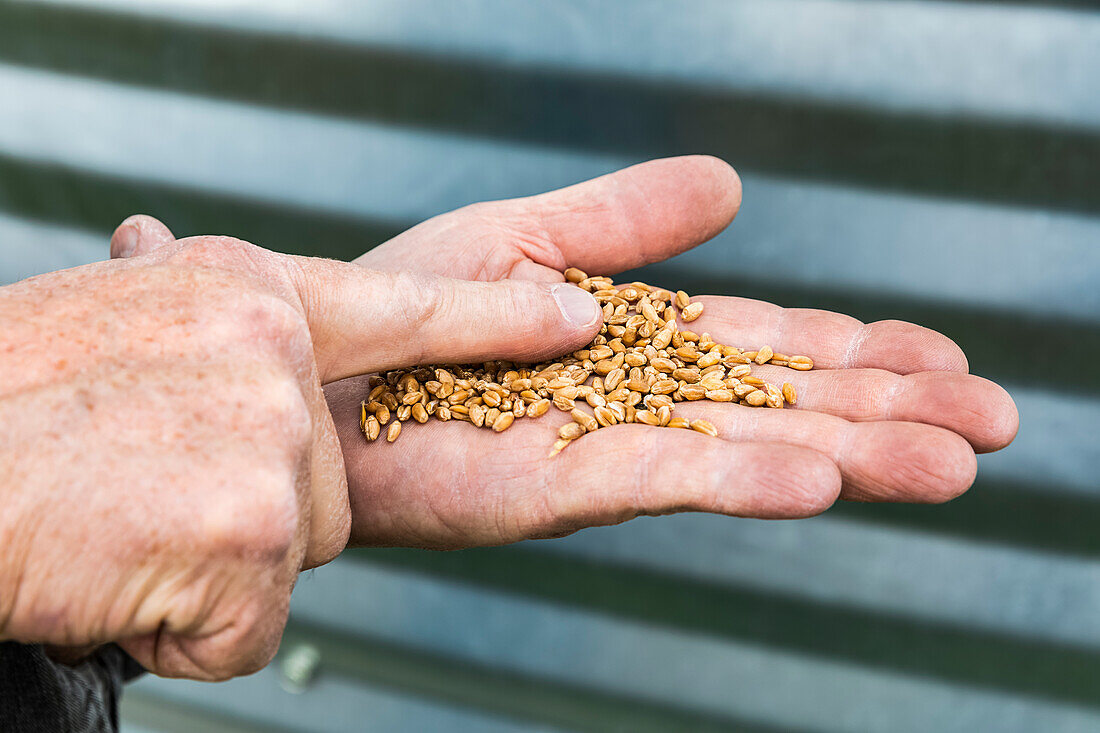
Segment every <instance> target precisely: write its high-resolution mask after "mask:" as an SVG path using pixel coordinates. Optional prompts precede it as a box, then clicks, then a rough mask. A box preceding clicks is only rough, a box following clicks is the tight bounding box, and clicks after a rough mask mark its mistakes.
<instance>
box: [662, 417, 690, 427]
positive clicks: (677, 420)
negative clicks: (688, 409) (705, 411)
mask: <svg viewBox="0 0 1100 733" xmlns="http://www.w3.org/2000/svg"><path fill="white" fill-rule="evenodd" d="M668 427H670V428H690V427H691V423H690V422H689V421H688V419H687V418H686V417H674V418H672V419H671V420H669V421H668Z"/></svg>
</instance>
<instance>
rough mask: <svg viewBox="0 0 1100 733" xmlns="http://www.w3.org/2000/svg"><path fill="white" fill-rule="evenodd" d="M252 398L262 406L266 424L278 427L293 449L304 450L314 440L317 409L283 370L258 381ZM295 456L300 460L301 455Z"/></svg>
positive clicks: (261, 409)
mask: <svg viewBox="0 0 1100 733" xmlns="http://www.w3.org/2000/svg"><path fill="white" fill-rule="evenodd" d="M251 391H252V392H254V393H255V394H254V395H252V396H250V399H249V401H250V402H251V403H252V404H253V405H254V406H255V407H257V408H258V409H256V410H255V412H256V414H259V415H262V419H263V421H264V423H266V424H268V425H271V426H276V427H277V428H278V430H279V432H280V433H281V434H282V435H283V436H284V438H285V441H286V444H287V445H288V446H289V447H290V448H291V449H292V450H295V451H297V450H300V449H302V448H304V447H305V446H308V445H309V444H310V443H311V442H312V440H313V412H312V410H311V409H310V406H309V402H308V401H307V400H306V396H305V395H304V394H303V393H302V388H301V385H300V383H299V382H298V380H297V379H296V378H295V377H294V376H292V375H290V374H285V373H281V372H272V373H270V374H269V375H267V376H266V377H261V378H259V379H257V380H255V383H254V384H253V385H252V390H251ZM292 458H294V459H297V454H295V455H293V456H292Z"/></svg>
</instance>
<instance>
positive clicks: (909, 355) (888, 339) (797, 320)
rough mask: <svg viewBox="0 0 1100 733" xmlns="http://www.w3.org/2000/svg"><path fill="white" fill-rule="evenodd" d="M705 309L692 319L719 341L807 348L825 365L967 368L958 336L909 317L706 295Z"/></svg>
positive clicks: (790, 350)
mask: <svg viewBox="0 0 1100 733" xmlns="http://www.w3.org/2000/svg"><path fill="white" fill-rule="evenodd" d="M692 300H693V301H695V300H697V301H699V302H701V303H703V305H704V309H703V315H701V316H700V317H699V318H697V319H696V320H695V321H692V322H691V323H690V324H686V323H683V324H682V326H683V327H684V328H688V329H690V330H692V331H695V332H697V333H703V332H707V333H709V334H710V335H711V336H713V337H714V339H715V340H716V341H718V342H719V343H723V344H729V345H730V346H740V347H743V348H746V349H756V348H757V347H760V346H763V345H765V344H766V345H768V346H771V347H772V349H773V350H774V351H777V352H779V353H782V354H787V355H788V356H794V355H796V354H802V355H805V356H809V357H811V358H812V359H813V360H814V365H815V366H816V367H820V368H824V369H852V368H871V369H886V370H889V371H892V372H897V373H898V374H910V373H912V372H920V371H952V372H965V371H967V369H968V368H969V367H968V364H967V361H966V355H965V354H963V352H962V349H960V348H959V347H958V346H957V345H956V344H955V342H954V341H952V340H951V339H949V338H947V337H946V336H944V335H943V334H941V333H938V332H936V331H933V330H931V329H928V328H924V327H923V326H917V325H914V324H912V323H905V322H904V321H876V322H874V323H862V322H860V321H858V320H856V319H855V318H852V317H851V316H845V315H841V314H840V313H831V312H829V311H823V310H815V309H811V308H782V307H780V306H778V305H775V304H773V303H765V302H764V301H760V300H750V299H749V298H732V297H723V296H701V297H695V298H692Z"/></svg>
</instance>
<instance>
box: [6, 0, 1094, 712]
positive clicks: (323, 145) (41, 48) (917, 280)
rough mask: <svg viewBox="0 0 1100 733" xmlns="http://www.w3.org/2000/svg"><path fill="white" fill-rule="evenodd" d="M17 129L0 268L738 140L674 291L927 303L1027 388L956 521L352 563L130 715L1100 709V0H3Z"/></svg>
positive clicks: (850, 305) (292, 226) (347, 236)
mask: <svg viewBox="0 0 1100 733" xmlns="http://www.w3.org/2000/svg"><path fill="white" fill-rule="evenodd" d="M0 110H2V111H0V282H10V281H13V280H16V279H19V278H21V277H24V276H26V275H29V274H32V273H34V272H39V271H44V270H49V269H55V268H60V267H65V266H70V265H74V264H79V263H82V262H87V261H91V260H95V259H99V258H102V257H104V256H105V254H106V235H107V234H108V233H109V232H110V230H111V229H112V228H113V226H114V225H115V224H116V223H117V222H118V221H120V220H121V219H122V218H123V217H124V216H126V215H128V214H130V213H132V212H136V211H144V212H148V213H152V214H155V215H157V216H159V217H160V218H162V219H163V220H165V221H166V222H167V223H168V224H169V225H170V226H172V228H173V229H174V230H175V231H176V232H179V233H198V232H225V233H232V234H236V235H238V236H241V237H244V238H247V239H250V240H252V241H255V242H257V243H260V244H264V245H266V246H269V247H272V248H274V249H280V250H284V251H293V252H303V253H314V254H325V255H329V256H336V257H351V256H354V255H355V254H357V253H359V252H360V251H362V250H364V249H366V248H369V247H371V246H372V245H374V244H376V243H378V242H380V241H382V240H384V239H385V238H387V237H388V236H390V235H392V234H393V233H396V232H397V231H399V230H401V229H402V228H404V227H405V226H407V225H409V224H411V223H414V222H416V221H418V220H421V219H423V218H425V217H428V216H431V215H433V214H436V213H439V212H442V211H445V210H448V209H451V208H454V207H457V206H460V205H462V204H465V203H468V202H471V201H475V200H482V199H488V198H499V197H507V196H514V195H521V194H528V193H533V192H537V191H542V190H545V189H549V188H553V187H557V186H560V185H564V184H568V183H571V182H574V181H577V180H580V179H583V178H587V177H590V176H594V175H598V174H601V173H604V172H607V171H609V170H612V169H615V168H617V167H620V166H623V165H627V164H630V163H633V162H636V161H639V160H643V159H646V158H651V157H657V156H662V155H667V154H675V153H684V152H709V153H713V154H716V155H720V156H722V157H724V158H726V159H727V160H729V161H730V162H732V163H733V164H734V165H735V166H736V167H737V168H738V169H739V171H740V172H741V173H742V176H743V179H744V186H745V197H744V207H743V211H742V213H741V215H740V216H739V217H738V220H737V223H736V224H735V225H734V227H732V228H731V229H730V230H729V231H728V232H726V233H725V234H723V235H722V236H720V237H719V238H718V239H717V240H715V241H714V242H712V243H711V244H709V245H706V246H705V247H704V248H703V249H702V250H699V251H697V252H695V253H688V254H686V255H683V256H681V257H678V258H676V259H675V260H673V261H670V262H668V263H665V264H662V265H658V266H654V267H652V268H648V269H647V271H645V272H644V277H645V278H646V279H648V280H650V281H655V282H661V283H662V284H668V285H674V286H684V287H686V288H687V289H689V290H691V291H693V292H712V293H730V294H732V293H737V294H743V295H750V296H754V297H762V298H766V299H768V300H773V301H776V302H780V303H782V304H784V305H796V306H797V305H814V306H818V307H826V308H832V309H836V310H841V311H845V312H849V313H852V314H853V315H856V316H858V317H860V318H863V319H865V320H874V319H880V318H903V319H907V320H914V321H917V322H920V323H923V324H926V325H929V326H931V327H933V328H936V329H938V330H941V331H943V332H945V333H947V334H948V335H950V336H951V337H952V338H954V339H956V340H957V341H958V342H959V343H960V344H961V345H962V346H963V347H964V348H965V349H966V351H967V353H968V355H969V356H970V362H971V365H972V369H973V371H974V372H976V373H979V374H982V375H984V376H988V377H991V378H993V379H996V380H999V381H1002V382H1003V383H1004V384H1005V385H1006V386H1007V387H1008V389H1009V391H1010V392H1011V393H1012V394H1013V396H1014V397H1015V398H1016V400H1017V402H1018V405H1019V408H1020V415H1021V430H1020V434H1019V438H1018V440H1017V441H1016V443H1015V444H1014V445H1013V446H1012V447H1011V448H1010V449H1008V450H1006V451H1004V452H1003V453H1000V454H996V455H992V456H986V457H982V459H981V460H980V473H979V478H978V483H977V485H976V486H975V488H974V489H973V490H972V491H971V492H970V494H968V495H967V496H965V497H963V498H961V499H959V500H957V501H955V502H953V503H952V504H950V505H948V506H946V507H925V506H887V505H880V506H872V505H838V506H837V507H836V508H835V509H833V510H832V511H830V512H829V513H827V514H826V515H824V516H822V517H819V518H816V519H813V520H808V521H799V522H790V523H762V522H754V521H740V520H731V519H726V518H720V517H712V516H702V515H686V516H679V517H669V518H661V519H642V520H637V521H635V522H631V523H629V524H627V525H624V526H620V527H615V528H608V529H598V530H589V531H586V532H582V533H580V534H578V535H575V536H573V537H570V538H567V539H564V540H557V541H545V542H532V543H526V544H524V545H522V546H516V547H508V548H499V549H492V550H477V551H469V552H459V553H449V554H439V553H426V552H414V551H404V550H384V551H355V552H352V553H349V554H348V555H347V556H345V557H344V558H341V559H340V560H339V561H337V562H336V563H334V564H333V565H332V566H330V567H326V568H323V569H321V570H318V571H315V572H312V573H310V574H309V575H307V576H305V577H303V578H302V580H301V582H300V584H299V587H298V589H297V591H296V593H295V599H294V603H293V612H292V621H291V625H290V627H289V629H288V632H287V639H286V641H285V643H284V645H283V651H282V652H281V657H280V660H279V661H278V662H276V664H274V665H272V667H270V668H269V669H268V670H266V671H264V672H262V673H260V674H259V675H256V676H254V677H251V678H248V679H242V680H238V681H234V682H231V683H227V684H222V685H204V684H198V683H188V682H175V681H164V680H156V679H146V680H144V681H142V682H140V683H138V684H136V685H135V686H134V687H133V688H132V689H131V691H130V693H129V694H128V695H127V698H126V700H125V704H124V713H125V717H126V720H127V726H128V729H129V730H132V731H138V730H167V731H183V730H197V729H209V730H214V731H239V730H240V731H251V730H294V731H338V730H385V731H425V730H455V731H465V730H470V731H496V730H502V731H503V730H524V731H529V730H546V729H566V730H570V729H575V730H629V731H645V730H719V729H723V730H724V729H730V730H761V731H778V730H798V731H891V732H897V733H900V732H903V731H949V730H959V731H975V730H981V731H986V730H989V731H993V730H996V731H1086V730H1088V731H1093V730H1100V479H1098V478H1097V471H1098V469H1100V448H1098V442H1097V433H1098V430H1100V368H1098V365H1100V12H1098V10H1097V8H1096V6H1095V5H1093V3H1091V2H1085V1H1084V0H1081V1H1079V2H1070V1H1067V2H1052V1H1049V0H1034V2H1007V1H1006V2H998V3H981V4H975V3H964V2H950V1H947V2H930V1H910V2H902V1H900V0H772V1H771V2H745V1H742V0H713V1H712V0H692V1H691V2H671V1H658V0H637V1H635V2H596V1H594V0H539V1H532V2H522V3H520V2H508V1H506V0H467V1H462V2H459V1H457V0H455V1H451V2H447V1H444V0H438V1H436V2H428V1H426V0H371V1H365V0H364V1H362V2H358V1H356V0H326V1H325V2H319V1H318V2H290V1H289V0H274V1H272V0H268V1H267V2H259V1H249V0H237V1H236V2H213V1H210V0H164V1H161V2H140V1H139V0H81V1H80V2H69V3H65V4H62V3H55V2H0ZM745 253H751V255H750V256H746V255H745ZM704 263H705V266H704ZM303 645H311V646H312V647H313V648H315V649H316V650H319V652H320V666H319V675H318V676H317V678H316V681H315V682H314V684H312V685H310V686H308V687H307V688H306V690H305V692H302V693H300V694H291V693H289V692H286V691H284V690H283V689H282V687H281V686H280V674H281V672H280V669H281V665H282V664H283V662H284V661H285V659H286V657H287V656H288V655H292V654H294V653H295V652H296V651H297V652H301V650H302V649H303V648H304V646H303Z"/></svg>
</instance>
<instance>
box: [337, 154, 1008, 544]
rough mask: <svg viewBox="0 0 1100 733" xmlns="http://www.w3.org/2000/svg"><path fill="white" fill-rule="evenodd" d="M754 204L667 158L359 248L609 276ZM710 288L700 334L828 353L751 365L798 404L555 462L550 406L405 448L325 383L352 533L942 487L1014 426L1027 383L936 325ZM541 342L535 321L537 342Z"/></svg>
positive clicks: (555, 528) (389, 257) (384, 264)
mask: <svg viewBox="0 0 1100 733" xmlns="http://www.w3.org/2000/svg"><path fill="white" fill-rule="evenodd" d="M740 202H741V189H740V181H739V180H738V178H737V176H736V174H735V173H734V172H733V170H732V169H731V168H730V167H729V166H728V165H726V164H725V163H722V162H721V161H717V160H715V159H712V158H705V157H687V158H674V159H668V160H659V161H652V162H650V163H645V164H642V165H640V166H635V167H633V168H629V169H626V170H624V171H619V172H617V173H614V174H611V175H609V176H604V177H602V178H598V179H595V180H592V181H588V182H585V183H582V184H579V185H577V186H572V187H569V188H566V189H562V190H560V191H554V192H551V193H548V194H543V195H541V196H535V197H531V198H527V199H517V200H512V201H500V202H491V203H483V204H475V205H473V206H469V207H466V208H463V209H460V210H458V211H455V212H451V213H449V214H445V215H442V216H439V217H436V218H434V219H431V220H429V221H426V222H424V223H422V224H420V225H418V226H416V227H414V228H412V229H410V230H409V231H407V232H405V233H403V234H401V235H400V236H398V237H396V238H394V239H393V240H391V241H390V242H388V243H386V244H384V245H381V246H379V247H377V248H375V249H373V250H371V251H370V252H368V253H367V254H365V255H364V256H363V257H361V258H359V259H358V260H356V262H357V263H358V264H361V265H364V266H366V267H371V268H374V269H378V270H404V271H420V272H430V273H434V274H439V275H446V276H450V277H456V278H463V279H470V280H481V281H490V282H492V281H501V280H534V281H540V282H561V281H562V280H563V277H562V274H561V272H562V270H564V268H565V267H566V266H576V267H580V268H581V269H584V270H586V271H587V272H589V273H591V274H613V273H616V272H619V271H621V270H624V269H630V268H633V267H638V266H641V265H643V264H647V263H651V262H657V261H660V260H663V259H666V258H668V257H671V256H673V255H675V254H678V253H680V252H682V251H684V250H686V249H689V248H691V247H694V246H696V245H698V244H700V243H702V242H704V241H706V240H708V239H710V238H711V237H713V236H715V235H716V234H718V233H719V232H720V231H722V229H724V228H725V227H726V226H727V225H728V224H729V223H730V221H732V219H733V217H734V216H735V215H736V213H737V210H738V208H739V206H740ZM654 284H655V285H661V283H654ZM695 299H697V300H700V301H702V302H704V303H706V310H705V312H704V315H703V316H702V317H701V318H700V319H699V320H697V321H695V322H693V323H692V326H691V328H692V329H693V330H696V331H700V332H702V331H707V332H709V333H710V334H711V335H712V336H713V337H714V338H715V339H716V340H717V341H719V342H722V343H726V344H731V345H735V346H736V345H741V346H745V347H752V348H755V347H756V346H759V345H763V344H765V343H766V344H769V345H771V346H772V347H773V348H774V349H776V350H777V351H780V352H783V353H801V354H807V355H809V356H811V357H813V358H814V360H815V363H816V366H817V368H815V369H814V370H813V371H810V372H793V371H789V370H785V369H783V370H782V375H783V377H782V379H781V380H777V379H769V377H771V376H772V373H778V372H779V371H780V369H781V368H779V367H754V373H756V374H759V375H761V376H763V377H764V378H765V379H768V380H769V381H790V382H792V383H793V384H794V385H795V386H796V387H797V388H798V392H799V395H800V396H799V404H798V406H797V407H796V408H794V409H785V410H755V409H751V408H746V407H741V406H732V405H724V404H716V403H705V402H692V403H680V404H679V405H677V408H676V414H677V415H679V416H684V417H688V418H695V417H705V418H706V419H708V420H710V421H711V422H713V423H714V424H715V425H716V426H718V429H719V432H720V438H719V439H714V438H710V437H708V436H703V435H699V434H695V433H693V432H691V431H686V430H668V429H657V428H649V427H647V426H643V425H621V426H616V427H615V428H614V429H608V430H599V431H597V432H596V433H594V434H592V435H588V436H585V437H584V438H583V439H581V440H579V441H575V442H574V443H573V444H571V445H570V446H569V448H567V449H566V450H565V451H564V452H562V453H561V454H559V455H557V456H555V457H554V458H548V457H547V453H548V452H549V447H550V445H551V444H552V443H553V441H554V438H555V437H556V436H555V431H556V429H557V427H558V426H559V425H560V424H561V423H562V422H565V419H564V417H560V416H558V414H557V412H556V411H554V410H552V411H551V413H550V414H549V415H547V416H546V417H543V418H540V419H538V420H526V419H525V420H519V421H517V422H516V423H515V424H514V425H513V426H512V427H511V428H510V429H509V430H508V431H507V432H505V433H501V434H496V433H492V432H489V431H485V430H478V429H476V428H474V427H473V426H471V425H465V424H459V423H457V422H454V421H452V422H451V423H448V424H446V425H444V424H441V423H438V422H435V421H431V422H429V423H427V424H425V425H415V426H411V429H409V430H407V431H404V432H403V433H402V436H401V439H400V440H399V441H398V442H396V443H394V444H392V445H389V444H384V443H367V442H366V441H365V440H364V439H363V436H362V433H361V432H360V430H359V404H360V401H361V400H362V399H363V398H364V396H365V395H366V393H367V392H368V391H369V390H368V388H367V385H366V378H365V377H358V378H351V379H346V380H342V381H339V382H337V383H334V384H330V385H328V386H326V388H325V393H326V396H327V398H328V402H329V406H330V408H331V410H332V414H333V416H334V418H335V420H336V425H337V430H338V432H339V434H340V437H341V441H342V443H343V448H344V458H345V462H346V465H347V471H348V481H349V490H350V499H351V507H352V517H353V519H352V534H351V541H352V543H353V544H360V545H374V546H380V545H411V546H422V547H435V548H442V547H466V546H473V545H488V544H500V543H505V542H514V541H518V540H522V539H527V538H535V537H551V536H560V535H564V534H569V533H570V532H573V531H576V530H578V529H581V528H583V527H588V526H594V525H601V524H612V523H616V522H621V521H625V520H627V519H630V518H632V517H635V516H639V515H645V514H664V513H671V512H676V511H707V512H718V513H724V514H731V515H737V516H748V517H770V518H784V517H785V518H790V517H801V516H808V515H812V514H816V513H818V512H820V511H823V510H824V509H825V508H827V507H828V506H830V505H831V504H832V503H833V501H835V499H836V498H837V496H838V495H839V496H841V497H843V498H845V499H854V500H864V501H910V502H937V501H945V500H948V499H950V498H953V497H954V496H957V495H958V494H960V493H962V492H963V491H965V490H966V489H967V488H968V487H969V486H970V484H971V483H972V482H973V478H974V473H975V470H976V461H975V457H974V451H975V450H977V451H979V452H984V451H990V450H997V449H999V448H1002V447H1004V446H1005V445H1007V444H1008V443H1009V442H1010V441H1011V440H1012V438H1013V437H1014V435H1015V432H1016V426H1017V422H1018V418H1017V415H1016V409H1015V406H1014V405H1013V403H1012V400H1011V398H1009V396H1008V395H1007V393H1005V392H1004V390H1002V389H1001V388H1000V387H998V386H997V385H995V384H993V383H992V382H989V381H987V380H984V379H982V378H980V377H975V376H971V375H968V374H967V373H966V371H967V362H966V358H965V356H964V355H963V353H962V352H961V350H960V349H959V348H958V347H957V346H956V345H955V344H954V343H952V342H951V341H950V340H949V339H947V338H946V337H944V336H942V335H941V334H938V333H936V332H934V331H930V330H928V329H925V328H921V327H920V326H915V325H912V324H907V323H901V322H898V321H882V322H878V323H872V324H862V323H860V322H859V321H857V320H856V319H854V318H850V317H848V316H843V315H840V314H836V313H828V312H824V311H817V310H808V309H783V308H780V307H778V306H775V305H771V304H768V303H763V302H760V301H753V300H748V299H743V298H731V297H714V296H704V297H701V298H695ZM516 312H517V313H522V310H517V311H516ZM540 338H541V337H540V335H539V334H538V333H537V332H531V333H530V334H529V335H528V339H529V341H530V343H531V344H537V343H538V342H539V339H540ZM555 417H557V418H558V419H555Z"/></svg>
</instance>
